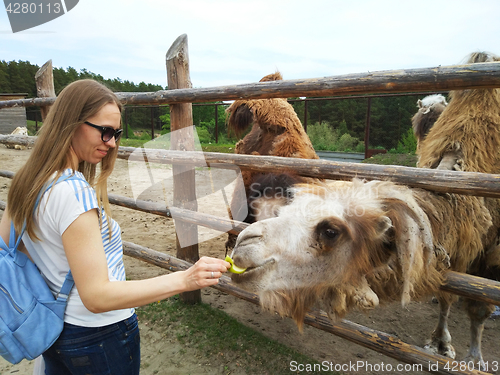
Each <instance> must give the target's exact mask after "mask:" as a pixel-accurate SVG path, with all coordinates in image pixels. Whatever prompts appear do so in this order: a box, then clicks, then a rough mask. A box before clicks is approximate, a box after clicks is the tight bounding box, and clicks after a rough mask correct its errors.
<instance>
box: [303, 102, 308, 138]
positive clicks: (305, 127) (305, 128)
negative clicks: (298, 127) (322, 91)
mask: <svg viewBox="0 0 500 375" xmlns="http://www.w3.org/2000/svg"><path fill="white" fill-rule="evenodd" d="M307 103H308V100H307V98H305V99H304V131H305V132H306V133H307Z"/></svg>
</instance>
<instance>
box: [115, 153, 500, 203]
mask: <svg viewBox="0 0 500 375" xmlns="http://www.w3.org/2000/svg"><path fill="white" fill-rule="evenodd" d="M134 150H135V149H134V148H130V147H120V149H119V150H118V157H119V158H121V159H126V160H134V159H133V155H132V153H133V151H134ZM148 158H149V159H148V160H149V161H150V162H156V163H161V164H172V163H184V164H189V165H192V166H199V167H204V166H207V165H208V166H210V165H212V164H214V165H215V164H217V167H218V168H223V167H224V164H227V165H228V166H227V168H231V169H234V166H237V167H239V168H241V169H245V170H251V171H256V172H263V173H289V172H294V173H296V174H299V175H301V176H306V177H314V178H325V179H333V180H351V179H352V178H360V179H367V180H376V179H378V180H387V181H392V182H395V183H398V184H402V185H407V186H411V187H416V188H422V189H427V190H433V191H437V192H442V193H457V194H466V195H476V196H484V197H493V198H500V175H497V174H486V173H476V172H457V171H444V170H437V169H426V168H412V167H401V166H396V165H376V164H361V163H346V162H334V161H328V160H319V159H298V158H285V157H277V156H260V155H241V154H223V153H216V152H203V153H202V152H179V151H171V150H156V151H155V150H148Z"/></svg>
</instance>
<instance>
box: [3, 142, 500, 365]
mask: <svg viewBox="0 0 500 375" xmlns="http://www.w3.org/2000/svg"><path fill="white" fill-rule="evenodd" d="M28 155H29V150H11V149H7V148H6V147H5V146H3V145H0V169H2V170H9V171H13V172H15V171H17V170H18V169H19V167H20V166H21V165H23V164H24V163H25V161H26V159H27V157H28ZM9 186H10V180H9V179H7V178H0V200H2V201H6V198H7V191H8V188H9ZM109 192H110V193H113V194H118V195H123V196H127V197H134V195H133V192H132V188H131V181H130V177H129V172H128V162H127V161H125V160H117V163H116V167H115V171H114V172H113V174H112V176H111V179H110V183H109ZM113 214H114V217H115V219H116V220H117V221H118V223H119V224H120V225H121V228H122V235H123V239H124V240H125V241H130V242H134V243H136V244H139V245H142V246H146V247H149V248H151V249H154V250H157V251H161V252H164V253H168V254H172V255H175V251H176V250H175V231H174V225H173V221H172V220H170V219H167V218H163V217H159V216H155V215H151V214H146V213H142V212H138V211H132V210H130V209H126V208H121V207H117V206H114V207H113ZM0 215H1V211H0ZM225 239H226V236H225V235H224V234H223V235H220V236H218V237H215V238H212V239H210V240H208V241H205V242H202V243H201V244H200V255H208V256H213V257H218V258H223V257H224V251H225V250H224V242H225ZM125 265H126V270H127V277H128V278H129V279H142V278H147V277H151V276H155V275H159V274H163V273H165V272H167V271H165V270H163V269H160V268H158V267H155V266H152V265H149V264H147V263H144V262H141V261H138V260H135V259H132V258H129V257H125ZM202 298H203V301H204V302H206V303H209V304H210V305H212V306H213V307H215V308H218V309H222V310H223V311H225V312H226V313H227V314H229V315H231V316H233V317H235V318H237V319H238V320H239V321H240V322H241V323H243V324H245V325H247V326H250V327H252V328H253V329H255V330H258V331H261V332H262V333H263V334H264V335H266V336H268V337H269V338H272V339H274V340H277V341H279V342H281V343H284V344H285V345H287V346H289V347H291V348H293V349H295V350H297V351H299V352H301V353H303V354H306V355H308V356H310V357H312V358H314V359H316V360H318V361H320V362H322V361H328V362H333V363H337V364H349V363H353V362H358V361H362V362H364V363H367V364H370V365H372V366H373V368H376V367H375V366H376V365H380V364H382V363H384V364H386V365H387V364H392V365H393V367H394V368H396V366H397V364H399V363H400V362H398V361H396V360H394V359H392V358H389V357H386V356H384V355H382V354H379V353H377V352H374V351H372V350H370V349H366V348H364V347H361V346H359V345H356V344H354V343H351V342H349V341H347V340H344V339H341V338H339V337H337V336H334V335H331V334H328V333H325V332H323V331H320V330H318V329H315V328H312V327H309V326H305V329H304V332H303V333H302V334H301V333H299V332H298V329H297V328H296V326H295V324H294V323H293V322H292V321H291V320H290V319H286V318H285V319H282V318H280V317H279V316H276V315H274V314H272V313H269V312H266V311H261V309H260V308H259V307H258V306H256V305H253V304H251V303H249V302H245V301H242V300H239V299H238V298H236V297H233V296H230V295H226V294H225V293H222V292H220V291H217V290H215V289H206V290H204V291H203V293H202ZM437 316H438V308H437V305H436V304H434V303H432V301H431V299H430V298H429V300H427V301H422V302H412V303H410V305H409V306H407V307H406V308H402V307H401V306H399V305H398V304H394V305H390V306H384V307H380V308H377V309H375V310H373V311H371V312H369V313H368V314H364V313H353V314H351V315H349V316H348V317H347V319H348V320H351V321H353V322H356V323H359V324H361V325H364V326H367V327H370V328H373V329H377V330H380V331H383V332H386V333H389V334H391V335H394V336H396V337H398V338H399V339H401V340H403V341H405V342H407V343H409V344H413V345H417V346H423V344H424V343H425V341H426V340H427V338H428V337H430V333H431V332H432V329H433V328H434V325H435V323H436V321H437ZM450 332H451V335H452V338H453V345H454V346H455V349H456V352H457V358H458V359H460V358H462V357H463V356H465V354H466V353H467V349H468V343H469V322H468V319H467V317H466V315H465V313H464V312H463V311H462V310H461V309H460V306H459V304H456V305H455V306H453V308H452V312H451V318H450ZM141 340H142V356H143V359H142V362H143V367H142V371H141V374H144V375H149V374H202V373H208V374H223V373H224V374H225V373H226V372H224V369H223V368H221V367H220V366H215V367H210V366H205V365H203V364H202V363H200V362H199V360H198V358H199V357H198V356H196V355H195V353H191V352H190V350H191V349H190V348H183V350H179V349H180V348H179V345H180V344H179V343H178V342H176V340H172V339H165V337H164V336H163V335H162V333H161V332H158V331H156V330H155V327H154V326H151V325H149V326H145V325H141ZM499 348H500V318H496V319H489V320H488V321H487V323H486V327H485V330H484V337H483V355H484V359H485V361H488V362H489V363H490V366H491V364H492V363H493V362H494V361H498V362H500V349H499ZM193 350H194V349H193ZM176 357H177V360H176ZM290 361H293V358H290ZM172 363H178V364H179V363H180V365H176V366H174V365H172ZM32 367H33V364H32V363H30V362H27V361H23V362H22V363H21V364H19V365H16V366H12V365H10V364H8V363H7V362H6V361H4V360H3V359H0V375H4V374H14V373H15V374H31V372H32ZM231 373H232V374H234V373H235V372H231ZM346 373H350V372H349V371H348V372H346ZM353 373H354V372H353ZM355 373H371V374H381V373H386V372H382V371H375V370H373V371H366V370H362V369H360V371H358V372H355ZM391 373H397V372H396V371H393V372H391ZM411 373H419V372H411ZM496 373H497V374H500V370H497V371H496Z"/></svg>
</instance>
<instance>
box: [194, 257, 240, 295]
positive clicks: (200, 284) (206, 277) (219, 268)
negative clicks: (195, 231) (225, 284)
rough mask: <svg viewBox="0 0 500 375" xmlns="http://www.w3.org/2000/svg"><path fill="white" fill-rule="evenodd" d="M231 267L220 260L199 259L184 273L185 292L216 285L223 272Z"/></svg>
mask: <svg viewBox="0 0 500 375" xmlns="http://www.w3.org/2000/svg"><path fill="white" fill-rule="evenodd" d="M230 267H231V264H230V263H229V262H226V261H225V260H222V259H216V258H210V257H201V258H200V259H199V260H198V261H197V262H196V263H195V264H194V265H193V266H191V267H190V268H188V269H187V270H186V271H185V277H186V279H185V283H186V284H185V285H186V286H185V288H186V290H185V291H186V292H188V291H193V290H197V289H201V288H205V287H207V286H212V285H216V284H217V283H218V282H219V278H220V277H221V276H222V274H223V273H224V272H227V270H228V269H229V268H230Z"/></svg>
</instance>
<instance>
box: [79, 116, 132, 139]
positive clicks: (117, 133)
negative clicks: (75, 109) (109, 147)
mask: <svg viewBox="0 0 500 375" xmlns="http://www.w3.org/2000/svg"><path fill="white" fill-rule="evenodd" d="M84 122H85V124H87V125H89V126H92V127H93V128H95V129H97V130H100V132H101V139H102V141H103V142H109V141H110V140H111V138H113V137H115V141H118V140H119V139H120V137H121V136H122V133H123V129H117V130H115V129H113V128H110V127H108V126H99V125H95V124H92V123H91V122H88V121H84Z"/></svg>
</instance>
